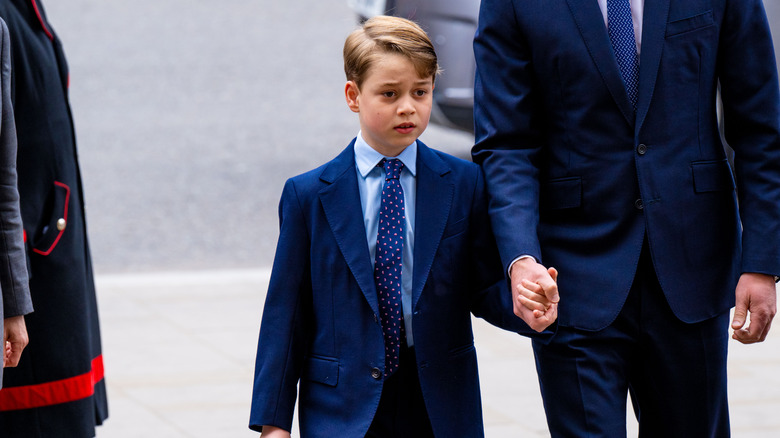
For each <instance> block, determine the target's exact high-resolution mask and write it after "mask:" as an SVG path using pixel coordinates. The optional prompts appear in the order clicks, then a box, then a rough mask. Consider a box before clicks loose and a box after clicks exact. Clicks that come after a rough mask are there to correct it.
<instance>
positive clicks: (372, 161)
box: [355, 132, 417, 178]
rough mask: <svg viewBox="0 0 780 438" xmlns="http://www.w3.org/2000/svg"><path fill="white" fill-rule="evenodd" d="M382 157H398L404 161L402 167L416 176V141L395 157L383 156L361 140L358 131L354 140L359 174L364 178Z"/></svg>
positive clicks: (360, 134)
mask: <svg viewBox="0 0 780 438" xmlns="http://www.w3.org/2000/svg"><path fill="white" fill-rule="evenodd" d="M383 158H387V159H388V160H392V159H393V158H398V159H399V160H401V162H402V163H404V168H406V169H409V172H410V173H411V174H412V176H417V141H416V140H415V142H414V143H412V144H410V145H409V146H407V147H406V149H404V151H403V152H401V153H400V154H398V156H397V157H385V156H384V155H382V154H380V153H379V152H377V151H376V149H374V148H372V147H371V146H369V145H368V143H366V141H365V140H363V134H362V133H361V132H358V135H357V139H356V140H355V164H356V165H357V167H358V171H359V172H360V175H361V176H362V177H363V178H365V177H367V176H368V174H369V172H371V171H372V170H374V168H375V167H376V165H377V164H379V162H380V161H382V159H383Z"/></svg>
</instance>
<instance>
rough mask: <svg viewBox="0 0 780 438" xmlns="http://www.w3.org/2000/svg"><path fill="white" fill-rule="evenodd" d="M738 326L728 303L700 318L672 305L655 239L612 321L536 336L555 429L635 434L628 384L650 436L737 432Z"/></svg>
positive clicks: (688, 437)
mask: <svg viewBox="0 0 780 438" xmlns="http://www.w3.org/2000/svg"><path fill="white" fill-rule="evenodd" d="M561 299H566V291H561ZM695 304H696V303H691V305H695ZM582 311H586V310H582ZM728 327H729V313H728V312H725V313H724V314H721V315H718V316H716V317H714V318H711V319H708V320H705V321H703V322H699V323H693V324H686V323H684V322H682V321H680V320H679V319H678V318H677V317H676V316H675V315H674V313H672V311H671V308H670V307H669V305H668V303H667V301H666V298H665V296H664V294H663V291H662V290H661V287H660V285H659V283H658V279H657V276H656V274H655V271H654V269H653V265H652V261H651V259H650V256H649V251H648V248H647V242H645V245H644V248H643V249H642V255H641V257H640V261H639V266H638V269H637V273H636V277H635V279H634V283H633V285H632V287H631V291H630V292H629V295H628V298H627V300H626V303H625V304H624V306H623V308H622V310H621V311H620V313H619V315H618V316H617V318H616V319H615V320H614V322H613V323H612V324H610V325H609V326H608V327H606V328H604V329H602V330H600V331H596V332H592V331H583V330H577V329H574V328H569V327H559V328H558V333H557V334H556V335H555V337H554V338H553V340H552V341H551V342H550V343H549V344H548V345H543V344H542V343H540V342H537V341H534V343H533V347H534V355H535V357H536V367H537V371H538V374H539V382H540V386H541V392H542V398H543V400H544V409H545V413H546V415H547V423H548V426H549V428H550V433H551V435H552V437H553V438H557V437H581V436H588V437H609V438H615V437H625V436H626V405H627V393H629V394H630V396H631V400H632V404H633V406H634V413H635V415H636V416H637V419H638V421H639V436H640V437H665V438H674V437H680V438H682V437H685V438H696V437H717V438H722V437H728V436H729V435H730V432H729V414H728V401H727V394H726V356H727V349H728V339H729V332H728Z"/></svg>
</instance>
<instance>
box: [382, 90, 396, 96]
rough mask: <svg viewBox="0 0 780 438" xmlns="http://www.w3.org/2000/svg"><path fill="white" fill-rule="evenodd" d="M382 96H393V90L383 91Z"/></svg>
mask: <svg viewBox="0 0 780 438" xmlns="http://www.w3.org/2000/svg"><path fill="white" fill-rule="evenodd" d="M382 96H385V97H393V96H395V91H385V92H384V93H382Z"/></svg>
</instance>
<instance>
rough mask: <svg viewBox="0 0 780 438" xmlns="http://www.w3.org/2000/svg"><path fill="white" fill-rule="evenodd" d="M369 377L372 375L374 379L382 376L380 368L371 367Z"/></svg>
mask: <svg viewBox="0 0 780 438" xmlns="http://www.w3.org/2000/svg"><path fill="white" fill-rule="evenodd" d="M371 377H373V378H374V380H379V379H381V378H382V370H380V369H379V368H373V369H372V370H371Z"/></svg>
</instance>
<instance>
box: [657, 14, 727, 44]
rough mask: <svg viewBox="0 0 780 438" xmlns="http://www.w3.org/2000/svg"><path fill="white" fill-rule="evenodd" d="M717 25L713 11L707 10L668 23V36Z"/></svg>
mask: <svg viewBox="0 0 780 438" xmlns="http://www.w3.org/2000/svg"><path fill="white" fill-rule="evenodd" d="M713 25H715V22H714V21H713V18H712V11H707V12H704V13H701V14H698V15H694V16H692V17H688V18H683V19H681V20H674V21H670V22H669V23H666V38H672V37H675V36H679V35H683V34H686V33H690V32H693V31H697V30H699V29H706V28H708V27H710V26H713Z"/></svg>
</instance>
